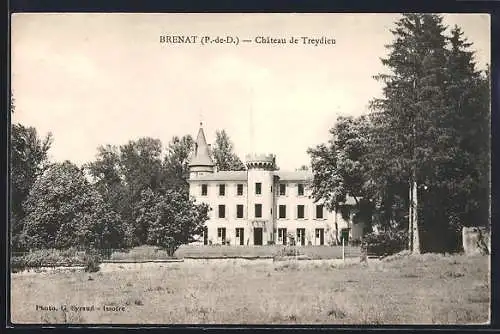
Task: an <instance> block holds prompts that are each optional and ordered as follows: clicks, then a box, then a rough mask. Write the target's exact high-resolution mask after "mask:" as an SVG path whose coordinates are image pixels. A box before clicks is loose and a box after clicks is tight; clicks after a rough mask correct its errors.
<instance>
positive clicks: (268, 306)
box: [11, 254, 490, 324]
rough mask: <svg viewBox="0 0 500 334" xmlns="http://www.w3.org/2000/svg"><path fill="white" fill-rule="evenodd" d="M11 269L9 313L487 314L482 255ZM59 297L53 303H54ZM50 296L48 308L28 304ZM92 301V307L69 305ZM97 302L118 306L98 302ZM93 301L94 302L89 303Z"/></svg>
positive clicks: (384, 319)
mask: <svg viewBox="0 0 500 334" xmlns="http://www.w3.org/2000/svg"><path fill="white" fill-rule="evenodd" d="M212 261H214V263H213V264H212V263H211V264H208V265H207V264H203V263H202V262H200V263H199V264H197V263H192V262H183V263H162V264H154V265H153V264H149V265H147V266H146V265H145V266H142V265H138V266H137V267H136V268H135V269H134V268H128V269H125V268H120V267H119V266H118V267H117V268H118V269H116V270H113V271H105V270H103V271H102V272H98V273H93V274H88V273H84V272H78V271H74V272H68V271H52V272H42V273H32V272H30V273H18V274H13V275H12V281H11V282H12V289H11V296H12V302H11V316H12V321H13V322H14V323H82V324H84V323H107V324H109V323H115V324H118V323H123V324H131V323H133V324H172V323H184V324H196V323H197V324H205V323H218V324H223V323H226V324H230V323H233V324H234V323H236V324H296V323H299V324H466V323H486V322H488V321H489V307H490V284H489V282H490V280H489V257H483V256H477V257H465V256H442V255H433V254H425V255H421V256H417V257H411V256H410V257H395V258H387V259H385V260H384V261H378V260H373V261H370V262H369V263H358V261H356V262H352V263H345V264H342V263H340V264H332V262H328V261H293V262H287V261H285V262H272V261H268V262H265V261H262V260H255V261H251V260H240V261H234V263H233V262H232V261H230V260H227V261H225V262H224V263H218V262H217V260H212ZM61 304H65V305H67V311H62V310H61V309H60V305H61ZM36 305H45V306H47V305H53V306H55V308H56V310H55V311H47V310H37V309H36ZM71 305H74V306H88V307H91V306H94V310H89V311H82V310H81V311H76V310H71ZM104 305H107V306H114V307H118V308H122V307H123V309H122V310H120V311H104V310H103V309H102V308H103V306H104ZM97 307H99V308H100V310H97V309H96V308H97Z"/></svg>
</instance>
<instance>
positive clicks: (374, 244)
mask: <svg viewBox="0 0 500 334" xmlns="http://www.w3.org/2000/svg"><path fill="white" fill-rule="evenodd" d="M407 245H408V232H407V231H397V232H394V231H384V232H379V233H373V232H372V233H369V234H367V235H365V236H364V237H363V240H362V242H361V249H362V251H363V252H364V253H366V254H369V255H376V256H388V255H392V254H395V253H399V252H401V251H403V250H405V249H406V248H407Z"/></svg>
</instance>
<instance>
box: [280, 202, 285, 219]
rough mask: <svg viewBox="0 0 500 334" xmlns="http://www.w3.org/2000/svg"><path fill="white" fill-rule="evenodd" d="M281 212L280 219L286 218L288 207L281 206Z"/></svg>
mask: <svg viewBox="0 0 500 334" xmlns="http://www.w3.org/2000/svg"><path fill="white" fill-rule="evenodd" d="M279 211H280V212H279V218H286V205H280V207H279Z"/></svg>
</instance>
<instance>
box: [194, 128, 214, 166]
mask: <svg viewBox="0 0 500 334" xmlns="http://www.w3.org/2000/svg"><path fill="white" fill-rule="evenodd" d="M214 165H215V164H214V162H213V160H212V157H211V156H210V150H209V149H208V145H207V140H206V139H205V133H204V132H203V127H202V124H201V123H200V130H199V131H198V136H197V137H196V142H195V148H194V152H193V153H192V155H191V160H190V162H189V166H214Z"/></svg>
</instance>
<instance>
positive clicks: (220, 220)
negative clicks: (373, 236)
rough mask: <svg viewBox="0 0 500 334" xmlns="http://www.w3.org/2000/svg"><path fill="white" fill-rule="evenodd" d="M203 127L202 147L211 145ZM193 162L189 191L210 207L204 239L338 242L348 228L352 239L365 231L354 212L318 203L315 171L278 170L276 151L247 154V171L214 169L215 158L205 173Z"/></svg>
mask: <svg viewBox="0 0 500 334" xmlns="http://www.w3.org/2000/svg"><path fill="white" fill-rule="evenodd" d="M200 132H201V135H200ZM200 132H199V134H198V139H197V142H198V147H200V146H203V145H206V143H205V144H204V143H203V141H204V139H205V137H204V134H203V130H202V129H200ZM200 138H201V140H200ZM203 159H205V161H206V160H207V159H206V157H205V158H203ZM203 159H201V160H203ZM192 160H195V158H194V157H193V158H192ZM199 160H200V158H198V159H197V160H196V161H199ZM210 161H211V160H210ZM190 167H191V168H192V169H191V171H192V172H191V175H190V178H189V184H190V195H191V196H193V197H194V198H195V199H196V201H197V202H198V203H206V204H208V205H209V206H210V208H211V211H210V212H209V220H208V221H207V222H206V230H205V233H204V236H203V242H204V243H205V244H229V245H236V246H239V245H267V244H272V243H276V244H290V243H293V242H295V243H296V244H297V245H318V246H319V245H331V244H336V243H337V242H338V241H339V240H340V238H341V235H343V233H348V235H349V239H350V240H353V239H360V238H361V236H362V233H363V225H362V224H353V223H351V221H352V220H351V219H350V216H351V214H349V213H347V214H346V213H344V217H343V215H342V214H341V213H340V212H337V213H334V212H329V211H328V210H327V209H326V208H325V207H324V206H323V205H322V204H321V203H314V200H313V199H312V198H311V190H310V189H309V186H308V184H309V181H310V180H311V178H312V174H311V173H310V172H306V171H297V172H282V171H277V170H276V166H275V156H274V155H251V156H247V161H246V167H247V170H245V171H222V172H215V168H214V166H213V163H212V165H211V166H204V167H205V168H204V169H203V171H204V173H199V172H197V171H198V170H200V166H194V167H196V169H195V170H193V166H192V165H191V166H190ZM207 167H211V168H213V169H212V172H210V170H209V169H207ZM347 204H352V203H347ZM346 207H349V205H346ZM345 218H346V219H345ZM341 232H343V233H341Z"/></svg>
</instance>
